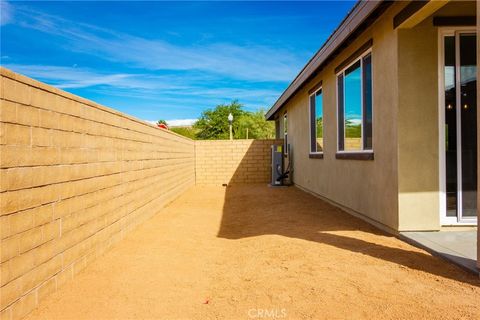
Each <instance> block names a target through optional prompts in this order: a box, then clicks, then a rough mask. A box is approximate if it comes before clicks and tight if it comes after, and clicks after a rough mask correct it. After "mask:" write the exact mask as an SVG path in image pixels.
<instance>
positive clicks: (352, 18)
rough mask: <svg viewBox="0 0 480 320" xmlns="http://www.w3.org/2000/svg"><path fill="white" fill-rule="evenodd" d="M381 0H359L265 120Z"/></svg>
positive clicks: (267, 115)
mask: <svg viewBox="0 0 480 320" xmlns="http://www.w3.org/2000/svg"><path fill="white" fill-rule="evenodd" d="M381 3H382V1H361V2H359V3H358V4H357V6H355V8H354V9H353V11H352V12H351V13H350V14H349V15H348V16H347V18H346V19H345V20H344V21H343V22H342V23H341V24H340V26H339V27H338V28H337V30H336V31H335V32H334V33H333V34H332V35H331V36H330V38H329V39H328V40H327V42H326V43H325V44H324V45H323V46H322V47H321V49H320V50H319V51H318V52H317V53H316V54H315V55H314V56H313V58H312V59H311V60H310V61H309V62H308V63H307V64H306V65H305V66H304V67H303V69H302V70H301V71H300V73H299V74H298V75H297V77H296V78H295V79H294V80H293V81H292V83H290V85H289V86H288V88H287V89H286V90H285V91H284V92H283V93H282V95H281V96H280V98H278V100H277V101H276V102H275V104H274V105H273V106H272V108H270V110H269V111H268V112H267V114H266V115H265V118H266V119H267V120H272V119H273V115H274V114H275V113H276V112H277V111H278V110H279V109H280V108H281V107H282V106H283V105H284V104H285V102H286V101H287V100H288V99H289V98H290V97H291V96H292V95H293V94H295V92H296V91H297V90H298V89H299V88H300V87H301V86H302V85H303V84H304V83H305V81H307V80H308V78H309V77H310V76H311V75H312V74H313V73H314V72H315V71H316V70H317V69H319V68H320V66H321V65H322V64H323V63H324V62H325V61H326V60H327V59H328V57H329V56H330V55H331V54H332V53H333V52H334V51H335V50H336V49H337V48H338V47H339V46H340V45H341V44H342V43H343V42H344V41H345V40H346V39H347V38H348V36H349V35H350V34H351V33H352V32H354V31H355V30H356V29H357V28H358V27H359V26H360V24H361V23H362V22H364V21H365V20H366V19H367V17H368V16H369V15H370V13H372V12H373V11H374V10H375V9H376V8H377V7H378V6H379V5H380V4H381Z"/></svg>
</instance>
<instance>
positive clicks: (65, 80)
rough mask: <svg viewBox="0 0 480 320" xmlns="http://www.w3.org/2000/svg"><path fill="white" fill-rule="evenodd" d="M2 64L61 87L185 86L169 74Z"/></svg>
mask: <svg viewBox="0 0 480 320" xmlns="http://www.w3.org/2000/svg"><path fill="white" fill-rule="evenodd" d="M3 66H4V67H5V68H8V69H12V70H13V71H15V72H19V73H22V74H25V75H28V76H29V77H32V78H36V79H38V80H41V81H45V82H47V83H49V84H52V85H54V86H56V87H58V88H62V89H72V88H86V87H92V86H100V85H103V86H110V87H115V88H124V89H180V88H182V87H183V86H182V85H180V84H177V85H173V84H171V80H172V79H170V78H168V77H166V76H152V75H147V74H128V73H114V74H108V73H100V72H96V71H94V70H91V69H89V68H78V67H64V66H49V65H23V64H8V63H7V64H3Z"/></svg>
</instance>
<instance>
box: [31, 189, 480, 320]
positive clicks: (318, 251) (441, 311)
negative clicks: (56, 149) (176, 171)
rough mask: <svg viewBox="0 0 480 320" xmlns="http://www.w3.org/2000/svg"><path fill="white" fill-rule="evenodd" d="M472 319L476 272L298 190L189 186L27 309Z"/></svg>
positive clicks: (53, 315)
mask: <svg viewBox="0 0 480 320" xmlns="http://www.w3.org/2000/svg"><path fill="white" fill-rule="evenodd" d="M113 318H115V319H127V318H128V319H344V318H348V319H399V318H402V319H460V318H462V319H480V281H479V279H478V278H477V277H475V276H473V275H471V274H469V273H467V272H464V271H463V270H462V269H459V268H457V267H455V266H453V265H451V264H449V263H447V262H444V261H443V260H441V259H439V258H436V257H432V256H431V255H430V254H428V253H426V252H425V251H422V250H420V249H417V248H415V247H412V246H410V245H408V244H406V243H404V242H402V241H400V240H398V239H396V238H394V237H392V236H389V235H387V234H384V233H382V232H380V231H378V230H377V229H375V228H374V227H372V226H370V225H368V224H367V223H364V222H362V221H361V220H358V219H356V218H353V217H352V216H350V215H348V214H346V213H344V212H342V211H340V210H339V209H337V208H335V207H332V206H331V205H328V204H327V203H325V202H323V201H321V200H318V199H316V198H314V197H312V196H310V195H308V194H306V193H304V192H302V191H300V190H298V189H295V188H288V189H271V188H268V187H266V186H264V185H261V186H260V185H259V186H252V185H249V186H245V187H240V186H239V187H228V188H221V187H195V188H193V189H191V190H190V191H189V192H187V193H186V194H184V195H183V196H182V197H181V198H179V199H177V200H176V201H175V202H174V203H172V204H171V205H170V206H169V207H168V208H166V209H164V210H162V211H161V212H159V214H157V215H156V216H155V217H154V218H152V219H151V220H149V221H148V222H146V223H144V224H143V225H141V226H140V227H138V228H137V229H135V230H134V231H133V232H132V233H130V234H129V235H128V236H127V237H126V238H125V240H123V241H122V242H120V243H119V244H118V245H116V246H115V247H114V248H113V249H112V250H111V251H109V252H108V253H106V254H105V255H104V256H103V257H101V258H99V259H98V260H96V262H94V263H93V264H91V265H89V266H88V267H87V268H86V269H85V270H84V271H83V272H82V273H81V274H79V275H78V276H77V277H76V278H75V279H74V280H73V281H72V282H70V283H69V284H67V285H65V286H64V287H62V288H61V289H60V290H59V291H57V292H56V293H55V294H53V295H52V296H50V297H49V298H47V299H46V300H44V301H43V302H42V303H41V304H40V307H39V308H38V309H37V310H35V311H34V312H33V313H31V314H30V316H29V317H28V319H113Z"/></svg>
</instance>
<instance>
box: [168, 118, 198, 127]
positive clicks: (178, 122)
mask: <svg viewBox="0 0 480 320" xmlns="http://www.w3.org/2000/svg"><path fill="white" fill-rule="evenodd" d="M197 120H198V119H174V120H167V124H168V125H169V126H170V127H184V126H191V125H193V124H194V123H195V122H196V121H197Z"/></svg>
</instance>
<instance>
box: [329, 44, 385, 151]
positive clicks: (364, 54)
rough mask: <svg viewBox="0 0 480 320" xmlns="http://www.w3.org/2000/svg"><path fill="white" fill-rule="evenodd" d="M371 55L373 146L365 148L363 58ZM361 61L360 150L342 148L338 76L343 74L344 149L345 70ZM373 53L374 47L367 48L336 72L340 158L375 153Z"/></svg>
mask: <svg viewBox="0 0 480 320" xmlns="http://www.w3.org/2000/svg"><path fill="white" fill-rule="evenodd" d="M368 55H370V59H371V62H370V67H371V75H370V76H371V79H372V80H371V91H372V148H371V149H365V143H364V130H365V125H364V109H365V106H364V103H365V98H364V89H365V87H364V79H363V59H364V58H365V57H366V56H368ZM359 61H360V72H361V75H362V76H361V78H360V80H361V82H360V85H361V90H360V93H361V98H360V100H361V111H362V114H361V117H362V131H361V136H360V141H361V149H359V150H340V141H339V139H338V138H339V136H340V135H339V121H338V120H339V107H340V105H339V100H340V99H339V95H338V94H339V90H338V77H339V76H340V75H341V76H343V88H342V89H343V93H342V95H343V99H342V100H343V122H344V124H343V144H344V149H345V138H346V137H345V131H346V130H345V71H346V70H348V69H349V68H350V67H351V66H353V65H354V64H356V63H357V62H359ZM373 83H374V81H373V54H372V48H369V49H367V50H365V51H364V52H362V54H360V55H359V56H357V57H356V58H355V59H354V60H353V61H351V62H350V63H349V64H348V65H346V66H345V67H344V68H342V69H341V70H340V71H338V72H337V73H335V91H336V111H335V113H336V118H337V121H336V122H337V124H336V126H337V130H336V131H337V154H341V155H340V157H338V158H339V159H345V158H346V157H343V156H342V154H347V155H348V154H373V152H374V147H375V146H374V141H373V137H374V131H375V128H374V125H373V123H374V122H375V121H374V118H375V112H374V103H373V92H374V86H373ZM361 158H364V157H361ZM367 158H368V159H367V160H371V159H370V158H369V157H367ZM372 159H373V157H372Z"/></svg>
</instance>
